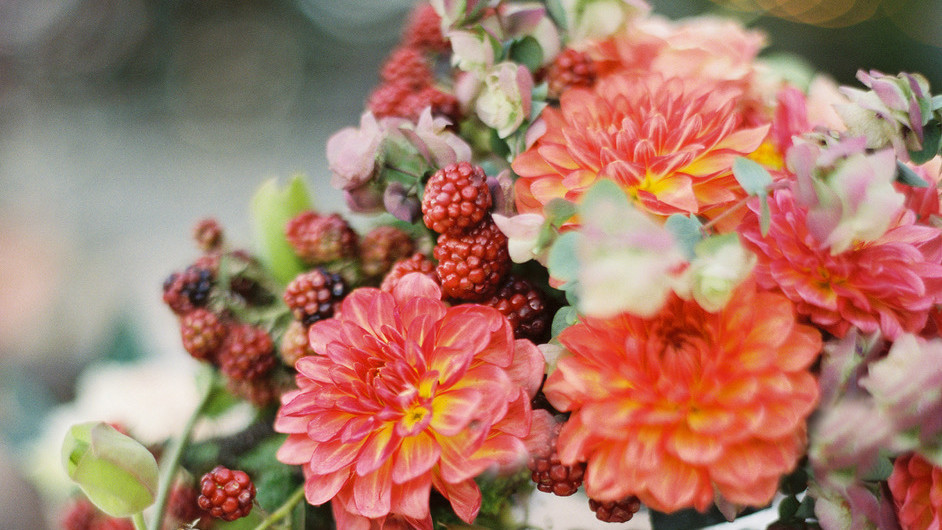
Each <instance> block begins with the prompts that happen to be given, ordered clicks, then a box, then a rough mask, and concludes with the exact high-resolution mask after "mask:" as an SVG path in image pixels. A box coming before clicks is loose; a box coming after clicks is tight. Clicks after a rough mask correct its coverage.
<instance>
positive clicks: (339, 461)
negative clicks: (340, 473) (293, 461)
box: [308, 440, 362, 475]
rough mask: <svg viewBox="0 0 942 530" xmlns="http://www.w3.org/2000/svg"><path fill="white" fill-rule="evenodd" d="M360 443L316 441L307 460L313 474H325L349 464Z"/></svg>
mask: <svg viewBox="0 0 942 530" xmlns="http://www.w3.org/2000/svg"><path fill="white" fill-rule="evenodd" d="M361 446H362V444H359V443H343V442H341V441H340V440H330V441H327V442H318V443H317V445H316V446H315V447H314V452H313V454H312V455H311V459H310V461H309V462H308V468H309V469H310V471H311V472H312V473H314V474H315V475H326V474H328V473H333V472H335V471H337V470H338V469H341V468H344V467H346V466H349V465H350V464H351V463H352V462H353V461H354V459H355V458H356V457H357V455H358V454H359V452H360V447H361Z"/></svg>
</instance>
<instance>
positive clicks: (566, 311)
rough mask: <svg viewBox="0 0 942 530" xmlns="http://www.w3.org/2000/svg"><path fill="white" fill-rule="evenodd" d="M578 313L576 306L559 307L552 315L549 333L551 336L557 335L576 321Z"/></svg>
mask: <svg viewBox="0 0 942 530" xmlns="http://www.w3.org/2000/svg"><path fill="white" fill-rule="evenodd" d="M578 318H579V315H578V313H576V308H575V307H572V306H568V305H567V306H563V307H561V308H559V311H557V312H556V314H555V315H553V324H552V326H551V330H552V331H551V333H552V336H553V337H557V336H559V334H560V333H562V332H563V330H564V329H566V328H568V327H569V326H571V325H573V324H575V323H576V321H577V320H578Z"/></svg>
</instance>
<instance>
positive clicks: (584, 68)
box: [546, 48, 596, 99]
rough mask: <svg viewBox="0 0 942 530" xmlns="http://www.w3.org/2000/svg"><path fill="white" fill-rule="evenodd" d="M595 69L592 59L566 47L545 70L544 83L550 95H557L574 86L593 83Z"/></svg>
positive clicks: (584, 85) (587, 85)
mask: <svg viewBox="0 0 942 530" xmlns="http://www.w3.org/2000/svg"><path fill="white" fill-rule="evenodd" d="M595 78H596V70H595V63H593V62H592V59H591V58H590V57H589V56H588V55H586V54H585V53H582V52H580V51H578V50H574V49H572V48H566V49H565V50H563V51H562V52H561V53H560V54H559V55H557V56H556V59H554V60H553V63H552V64H550V66H549V67H548V68H547V70H546V83H547V88H548V90H549V95H550V97H553V98H557V99H558V98H559V96H560V95H561V94H562V93H563V92H565V91H566V90H569V89H570V88H575V87H586V88H588V87H591V86H592V85H593V84H595Z"/></svg>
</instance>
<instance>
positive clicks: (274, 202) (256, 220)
mask: <svg viewBox="0 0 942 530" xmlns="http://www.w3.org/2000/svg"><path fill="white" fill-rule="evenodd" d="M312 207H313V206H312V203H311V196H310V193H309V192H308V189H307V185H305V183H304V179H303V178H302V177H301V176H299V175H295V176H294V177H293V178H292V179H291V181H290V182H288V185H287V186H285V187H284V188H282V189H279V187H278V181H277V179H271V180H268V181H266V182H264V183H263V184H262V185H261V186H260V187H259V188H258V190H257V191H256V192H255V195H254V196H253V197H252V202H251V207H250V212H251V218H252V228H253V235H254V238H255V246H256V250H257V252H256V255H257V257H258V259H259V260H260V261H261V262H262V264H263V265H264V266H265V267H266V268H267V269H268V270H269V271H270V272H271V274H272V276H273V277H274V278H275V279H276V280H278V281H279V282H281V283H282V284H283V285H287V284H288V282H290V281H291V280H293V279H294V277H295V276H297V275H298V274H300V273H301V272H303V271H304V263H303V262H302V261H301V259H300V258H299V257H298V256H297V255H296V254H295V253H294V250H293V249H292V248H291V245H290V244H289V243H288V240H287V238H285V225H286V224H287V223H288V221H290V220H291V219H292V218H293V217H294V216H296V215H298V214H299V213H301V212H304V211H306V210H310V209H311V208H312Z"/></svg>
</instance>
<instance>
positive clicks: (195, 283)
mask: <svg viewBox="0 0 942 530" xmlns="http://www.w3.org/2000/svg"><path fill="white" fill-rule="evenodd" d="M213 276H214V274H213V271H212V270H210V269H206V268H202V267H197V266H194V265H191V266H189V267H187V268H186V269H185V270H184V271H183V272H174V273H173V274H171V275H170V276H169V277H168V278H167V279H166V280H164V285H163V300H164V303H166V304H167V306H169V307H170V309H171V310H172V311H173V312H174V313H176V314H178V315H183V314H186V313H189V312H190V311H192V310H193V308H195V307H202V306H205V305H206V303H207V302H208V301H209V293H210V291H211V290H212V288H213V280H214V278H213Z"/></svg>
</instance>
